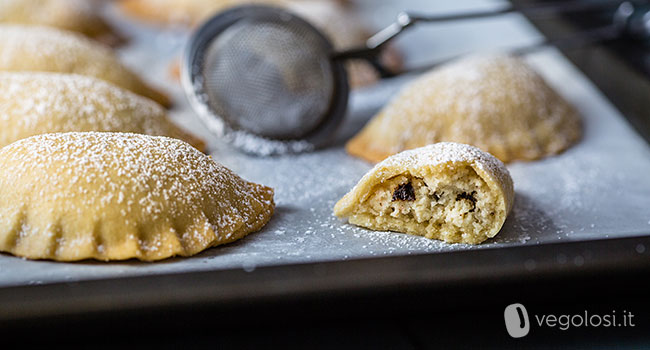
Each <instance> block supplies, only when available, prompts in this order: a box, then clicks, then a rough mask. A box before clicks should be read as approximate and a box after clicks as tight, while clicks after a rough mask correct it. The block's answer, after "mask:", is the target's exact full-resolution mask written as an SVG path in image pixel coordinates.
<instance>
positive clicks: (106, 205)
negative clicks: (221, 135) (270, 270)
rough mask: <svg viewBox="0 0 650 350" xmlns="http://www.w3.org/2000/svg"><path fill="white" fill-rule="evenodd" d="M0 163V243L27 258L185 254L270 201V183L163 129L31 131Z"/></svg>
mask: <svg viewBox="0 0 650 350" xmlns="http://www.w3.org/2000/svg"><path fill="white" fill-rule="evenodd" d="M0 169H1V170H0V188H2V191H0V251H4V252H8V253H11V254H14V255H17V256H22V257H26V258H30V259H53V260H59V261H74V260H82V259H98V260H123V259H130V258H137V259H140V260H146V261H153V260H159V259H165V258H168V257H172V256H175V255H181V256H190V255H193V254H197V253H199V252H200V251H202V250H204V249H206V248H209V247H213V246H217V245H220V244H224V243H228V242H232V241H235V240H237V239H240V238H242V237H244V236H246V235H247V234H249V233H251V232H255V231H257V230H259V229H260V228H262V227H263V226H264V225H265V224H266V223H267V222H268V221H269V219H270V217H271V215H272V214H273V209H274V203H273V190H272V189H271V188H268V187H265V186H262V185H258V184H255V183H252V182H248V181H245V180H243V179H242V178H240V177H239V176H237V175H236V174H235V173H233V172H232V171H230V170H228V169H227V168H225V167H223V166H222V165H220V164H218V163H216V162H215V161H214V160H212V158H210V157H209V156H206V155H204V154H203V153H201V152H199V151H197V150H196V149H195V148H194V147H192V146H190V145H189V144H187V143H185V142H183V141H180V140H177V139H172V138H167V137H161V136H147V135H138V134H126V133H94V132H88V133H59V134H44V135H38V136H33V137H30V138H27V139H23V140H20V141H17V142H15V143H13V144H11V145H9V146H5V147H4V148H2V149H0Z"/></svg>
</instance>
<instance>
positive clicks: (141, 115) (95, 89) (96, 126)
mask: <svg viewBox="0 0 650 350" xmlns="http://www.w3.org/2000/svg"><path fill="white" fill-rule="evenodd" d="M0 91H2V93H1V94H0V124H1V125H2V128H0V147H2V146H5V145H8V144H10V143H12V142H14V141H17V140H20V139H24V138H27V137H29V136H33V135H39V134H45V133H54V132H68V131H120V132H132V133H138V134H149V135H159V136H169V137H174V138H179V139H182V140H185V141H187V142H189V143H191V144H192V145H193V146H194V147H196V148H198V149H199V150H201V151H204V149H205V144H204V143H203V142H202V141H201V140H199V139H197V138H195V137H192V136H191V135H189V134H187V133H185V132H183V131H182V130H181V129H179V128H178V127H177V126H176V125H174V124H173V123H172V122H171V121H170V120H169V119H168V118H167V114H166V112H165V110H164V109H163V108H162V107H160V105H158V104H157V103H155V102H153V101H151V100H149V99H146V98H143V97H141V96H138V95H136V94H134V93H132V92H130V91H127V90H124V89H121V88H119V87H117V86H115V85H112V84H110V83H107V82H105V81H102V80H98V79H95V78H91V77H86V76H82V75H75V74H60V73H42V72H18V73H8V72H0Z"/></svg>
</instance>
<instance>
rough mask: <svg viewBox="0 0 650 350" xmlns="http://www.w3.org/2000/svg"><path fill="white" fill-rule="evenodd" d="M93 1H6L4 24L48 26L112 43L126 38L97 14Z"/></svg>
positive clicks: (0, 16) (0, 10) (0, 8)
mask: <svg viewBox="0 0 650 350" xmlns="http://www.w3.org/2000/svg"><path fill="white" fill-rule="evenodd" d="M97 7H98V3H96V1H92V0H2V1H0V23H2V24H20V25H37V26H48V27H55V28H59V29H64V30H69V31H74V32H78V33H81V34H84V35H86V36H88V37H91V38H93V39H95V40H98V41H100V42H103V43H105V44H108V45H116V44H119V43H121V42H122V41H123V38H121V37H120V35H119V34H117V33H116V32H115V30H114V29H113V28H112V27H111V26H110V25H109V24H108V23H106V21H104V19H102V18H101V17H100V16H99V15H97V11H98V8H97Z"/></svg>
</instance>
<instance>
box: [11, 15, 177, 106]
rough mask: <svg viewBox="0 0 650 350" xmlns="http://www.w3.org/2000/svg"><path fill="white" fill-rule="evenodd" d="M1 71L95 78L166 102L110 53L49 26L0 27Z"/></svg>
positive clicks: (98, 45) (108, 50)
mask: <svg viewBox="0 0 650 350" xmlns="http://www.w3.org/2000/svg"><path fill="white" fill-rule="evenodd" d="M0 38H2V41H0V71H3V70H4V71H45V72H60V73H75V74H82V75H87V76H92V77H96V78H99V79H102V80H105V81H108V82H111V83H113V84H115V85H118V86H120V87H122V88H125V89H127V90H130V91H132V92H135V93H137V94H140V95H143V96H146V97H149V98H151V99H153V100H155V101H157V102H159V103H161V104H166V103H168V102H169V101H168V100H167V98H166V97H165V96H164V95H162V94H161V93H159V92H158V91H156V90H154V89H152V88H150V87H149V86H147V85H146V84H145V83H144V82H143V81H142V80H140V78H139V77H138V76H137V75H135V74H134V73H133V72H131V71H130V70H129V69H128V68H127V67H126V66H124V65H123V64H122V63H121V62H120V60H119V59H118V58H117V56H116V55H115V54H114V53H113V51H112V50H111V49H110V48H109V47H107V46H104V45H101V44H99V43H98V42H95V41H93V40H90V39H88V38H86V37H84V36H83V35H81V34H78V33H74V32H69V31H65V30H59V29H56V28H51V27H39V26H33V27H32V26H21V25H0Z"/></svg>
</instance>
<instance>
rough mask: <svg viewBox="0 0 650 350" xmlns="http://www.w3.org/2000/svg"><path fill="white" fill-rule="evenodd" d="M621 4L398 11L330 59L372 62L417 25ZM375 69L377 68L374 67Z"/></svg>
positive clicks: (577, 0) (584, 1) (582, 1)
mask: <svg viewBox="0 0 650 350" xmlns="http://www.w3.org/2000/svg"><path fill="white" fill-rule="evenodd" d="M622 2H623V1H621V0H617V1H611V0H603V1H588V0H571V1H558V2H550V3H545V4H535V5H526V6H515V5H512V4H508V5H505V6H502V7H501V8H497V9H489V10H479V11H470V12H462V13H451V14H444V15H422V14H416V13H408V12H402V13H400V14H399V15H398V16H397V21H396V22H394V23H393V24H391V25H389V26H388V27H386V28H384V29H382V30H381V31H379V32H378V33H377V34H375V35H373V36H372V37H370V38H369V39H368V40H367V41H366V45H365V46H364V47H360V48H353V49H350V50H346V51H342V52H338V53H335V54H334V55H332V59H337V60H338V59H352V58H360V59H366V60H370V61H371V62H373V61H375V62H376V57H377V56H378V55H379V53H380V52H381V48H383V47H384V46H385V45H386V44H387V43H388V42H389V41H391V40H392V39H394V38H395V37H397V36H398V35H399V34H401V33H402V32H403V31H404V30H406V29H408V28H410V27H412V26H413V25H415V24H416V23H419V22H427V23H435V22H449V21H459V20H467V19H478V18H485V17H492V16H498V15H503V14H507V13H513V12H519V13H523V14H527V15H531V16H539V15H540V14H558V13H569V12H580V11H587V10H594V9H600V8H606V7H609V6H614V5H620V4H621V3H622ZM376 66H377V65H376Z"/></svg>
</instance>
